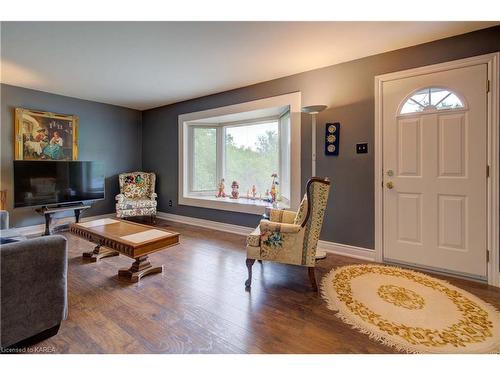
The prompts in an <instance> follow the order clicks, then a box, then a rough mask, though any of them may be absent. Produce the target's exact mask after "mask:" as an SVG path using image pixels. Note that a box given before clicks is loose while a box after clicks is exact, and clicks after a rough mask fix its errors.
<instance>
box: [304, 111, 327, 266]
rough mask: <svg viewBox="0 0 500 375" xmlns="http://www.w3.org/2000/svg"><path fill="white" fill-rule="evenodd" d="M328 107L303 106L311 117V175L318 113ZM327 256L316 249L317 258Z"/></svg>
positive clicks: (314, 160)
mask: <svg viewBox="0 0 500 375" xmlns="http://www.w3.org/2000/svg"><path fill="white" fill-rule="evenodd" d="M326 108H327V106H326V105H310V106H307V107H302V112H304V113H309V114H310V115H311V116H312V119H311V177H315V176H316V115H317V114H318V113H320V112H321V111H324V110H325V109H326ZM324 258H326V252H325V251H323V250H318V249H316V259H324Z"/></svg>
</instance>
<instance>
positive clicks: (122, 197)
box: [115, 194, 125, 203]
mask: <svg viewBox="0 0 500 375" xmlns="http://www.w3.org/2000/svg"><path fill="white" fill-rule="evenodd" d="M115 199H116V201H117V202H118V203H121V202H123V201H124V200H125V195H123V194H118V195H117V196H116V197H115Z"/></svg>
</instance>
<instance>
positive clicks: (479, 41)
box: [142, 27, 500, 248]
mask: <svg viewBox="0 0 500 375" xmlns="http://www.w3.org/2000/svg"><path fill="white" fill-rule="evenodd" d="M369 42H370V41H369V40H368V41H367V43H369ZM499 50H500V27H493V28H489V29H484V30H480V31H476V32H473V33H469V34H464V35H459V36H455V37H452V38H447V39H442V40H438V41H435V42H431V43H426V44H422V45H418V46H414V47H410V48H405V49H401V50H397V51H392V52H388V53H384V54H380V55H375V56H370V57H366V58H363V59H360V60H355V61H351V62H347V63H342V64H338V65H334V66H330V67H326V68H322V69H317V70H313V71H309V72H305V73H300V74H297V75H293V76H289V77H285V78H280V79H276V80H273V81H268V82H263V83H259V84H257V85H252V86H247V87H243V88H240V89H237V90H232V91H227V92H222V93H219V94H215V95H210V96H206V97H202V98H197V99H193V100H189V101H185V102H181V103H176V104H172V105H168V106H164V107H159V108H155V109H151V110H148V111H144V112H143V119H142V121H143V147H142V150H143V155H142V159H143V169H145V170H151V171H155V172H156V173H157V174H158V185H157V192H158V196H159V197H158V202H159V210H160V211H164V212H170V213H174V214H179V215H186V216H192V217H197V218H203V219H209V220H215V221H220V222H225V223H232V224H239V225H246V226H253V225H256V224H257V222H258V220H259V218H258V216H255V215H245V214H239V213H232V212H226V211H218V210H211V209H202V208H195V207H189V206H178V205H177V203H176V202H177V186H178V184H177V176H178V166H177V161H178V145H177V142H178V134H177V133H178V131H177V126H178V125H177V116H178V115H180V114H182V113H189V112H195V111H200V110H204V109H210V108H214V107H221V106H226V105H231V104H236V103H241V102H246V101H250V100H256V99H261V98H266V97H269V96H273V95H280V94H284V93H289V92H293V91H301V92H302V104H303V105H312V104H327V105H328V106H329V109H328V110H327V111H325V112H322V113H321V114H320V115H319V118H318V122H317V124H318V129H317V130H318V132H317V134H318V139H317V142H318V151H319V152H318V158H317V175H320V176H329V177H330V178H331V179H332V181H333V191H332V193H331V195H330V201H329V204H328V210H327V214H326V218H325V223H324V226H323V232H322V235H321V238H322V239H324V240H329V241H335V242H338V243H343V244H348V245H354V246H361V247H366V248H373V247H374V186H373V181H374V167H373V165H374V159H373V140H374V77H375V76H376V75H379V74H384V73H389V72H394V71H399V70H404V69H409V68H415V67H419V66H424V65H430V64H435V63H440V62H444V61H450V60H455V59H460V58H465V57H470V56H474V55H481V54H486V53H490V52H497V51H499ZM333 121H339V122H341V124H342V130H341V144H340V155H339V156H338V157H325V156H324V154H323V153H322V147H323V141H322V137H323V135H324V124H325V123H326V122H333ZM361 141H365V142H368V145H369V146H368V149H369V153H368V154H365V155H357V154H356V153H355V151H354V145H355V143H357V142H361ZM310 143H311V138H310V118H309V117H308V116H306V115H303V116H302V156H301V159H302V180H303V184H304V183H305V181H306V180H307V178H308V176H309V175H310V154H311V152H310V151H311V146H310ZM170 199H171V200H172V201H173V202H174V205H173V207H169V206H168V201H169V200H170Z"/></svg>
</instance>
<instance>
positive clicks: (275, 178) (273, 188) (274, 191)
mask: <svg viewBox="0 0 500 375" xmlns="http://www.w3.org/2000/svg"><path fill="white" fill-rule="evenodd" d="M271 177H272V178H273V182H272V184H271V192H270V194H271V199H270V200H271V203H272V204H273V207H274V206H275V205H277V203H276V201H277V197H278V188H277V186H278V185H279V182H278V174H276V173H273V174H272V175H271Z"/></svg>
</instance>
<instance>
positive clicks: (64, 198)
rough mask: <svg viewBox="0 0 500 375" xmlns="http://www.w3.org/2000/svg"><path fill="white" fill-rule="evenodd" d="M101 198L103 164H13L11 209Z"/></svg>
mask: <svg viewBox="0 0 500 375" xmlns="http://www.w3.org/2000/svg"><path fill="white" fill-rule="evenodd" d="M99 199H104V164H103V163H101V162H96V161H30V160H15V161H14V207H31V206H46V205H58V204H70V203H77V202H82V201H89V200H99Z"/></svg>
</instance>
